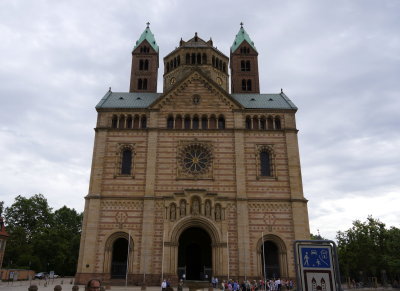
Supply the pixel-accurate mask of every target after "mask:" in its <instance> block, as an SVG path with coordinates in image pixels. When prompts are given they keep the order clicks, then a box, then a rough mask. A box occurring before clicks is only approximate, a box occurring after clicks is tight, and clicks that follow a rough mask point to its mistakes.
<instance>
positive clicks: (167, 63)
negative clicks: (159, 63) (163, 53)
mask: <svg viewBox="0 0 400 291" xmlns="http://www.w3.org/2000/svg"><path fill="white" fill-rule="evenodd" d="M166 70H167V73H168V72H169V63H168V62H167V68H166Z"/></svg>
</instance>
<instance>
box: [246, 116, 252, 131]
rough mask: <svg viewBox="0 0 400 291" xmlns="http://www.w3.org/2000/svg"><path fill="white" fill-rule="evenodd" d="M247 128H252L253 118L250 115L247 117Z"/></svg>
mask: <svg viewBox="0 0 400 291" xmlns="http://www.w3.org/2000/svg"><path fill="white" fill-rule="evenodd" d="M246 129H251V118H250V117H249V116H247V117H246Z"/></svg>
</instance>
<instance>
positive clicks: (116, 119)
mask: <svg viewBox="0 0 400 291" xmlns="http://www.w3.org/2000/svg"><path fill="white" fill-rule="evenodd" d="M117 126H118V117H117V116H116V115H114V116H113V117H112V120H111V127H112V128H117Z"/></svg>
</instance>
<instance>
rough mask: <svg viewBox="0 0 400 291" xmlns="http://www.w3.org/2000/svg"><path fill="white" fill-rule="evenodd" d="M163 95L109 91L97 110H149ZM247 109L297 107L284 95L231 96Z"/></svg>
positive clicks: (295, 108)
mask: <svg viewBox="0 0 400 291" xmlns="http://www.w3.org/2000/svg"><path fill="white" fill-rule="evenodd" d="M161 96H162V94H161V93H137V92H136V93H127V92H111V91H108V92H107V93H106V94H105V95H104V97H103V98H102V99H101V100H100V102H99V103H98V104H97V106H96V108H97V109H111V108H112V109H117V108H121V109H122V108H124V109H125V108H139V109H140V108H142V109H145V108H148V107H149V106H150V105H151V104H152V103H153V102H154V101H156V100H157V99H158V98H160V97H161ZM231 96H232V98H233V99H235V100H236V101H237V102H239V103H240V104H241V105H242V106H243V107H244V108H245V109H294V110H297V107H296V105H294V104H293V102H292V101H290V99H289V98H288V97H287V96H286V95H285V94H284V93H280V94H279V93H278V94H231Z"/></svg>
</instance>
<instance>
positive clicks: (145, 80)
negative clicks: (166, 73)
mask: <svg viewBox="0 0 400 291" xmlns="http://www.w3.org/2000/svg"><path fill="white" fill-rule="evenodd" d="M142 89H143V90H147V79H143V88H142Z"/></svg>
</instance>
